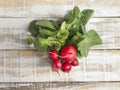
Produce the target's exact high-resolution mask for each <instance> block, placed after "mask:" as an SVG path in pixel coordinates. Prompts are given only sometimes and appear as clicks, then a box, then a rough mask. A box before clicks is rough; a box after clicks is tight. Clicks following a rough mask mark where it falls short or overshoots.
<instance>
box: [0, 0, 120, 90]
mask: <svg viewBox="0 0 120 90" xmlns="http://www.w3.org/2000/svg"><path fill="white" fill-rule="evenodd" d="M74 5H78V6H79V7H80V9H81V10H83V9H86V8H91V9H94V10H95V14H94V16H93V18H92V19H91V20H90V23H89V24H88V26H87V28H88V29H90V28H94V29H96V31H97V32H98V33H99V34H100V36H101V37H102V39H103V44H102V45H98V46H95V47H93V48H92V49H91V51H90V53H89V56H88V57H87V58H83V59H81V60H79V63H80V66H78V67H75V68H74V69H73V70H72V72H70V73H69V74H66V73H63V72H60V75H59V74H57V73H56V72H52V69H51V68H50V67H51V66H50V65H51V64H50V60H48V59H46V56H45V55H43V54H41V53H39V52H37V51H36V50H35V49H34V48H32V47H29V46H27V45H26V44H25V43H24V39H25V38H26V37H28V36H29V34H28V33H26V32H27V27H28V24H29V22H30V21H31V20H33V19H35V18H37V19H41V18H43V17H44V18H55V19H58V18H61V17H62V16H64V15H65V14H66V13H67V11H68V10H70V9H72V8H73V6H74ZM26 17H28V18H26ZM119 26H120V0H64V1H62V0H0V82H4V83H0V90H61V89H62V90H120V83H119V81H120V60H119V59H120V34H119V33H120V28H119ZM62 81H63V82H62ZM73 81H79V83H78V82H73ZM80 81H81V82H84V81H86V82H85V83H80ZM87 81H102V82H87ZM103 81H111V82H103ZM113 81H118V82H113ZM5 82H13V83H5ZM15 82H16V83H15ZM17 82H21V83H17ZM23 82H41V83H23ZM51 82H54V83H51ZM65 82H66V83H65Z"/></svg>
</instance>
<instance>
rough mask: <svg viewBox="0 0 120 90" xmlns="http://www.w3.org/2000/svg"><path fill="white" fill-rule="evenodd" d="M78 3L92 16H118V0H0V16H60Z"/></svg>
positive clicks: (119, 15)
mask: <svg viewBox="0 0 120 90" xmlns="http://www.w3.org/2000/svg"><path fill="white" fill-rule="evenodd" d="M74 5H78V6H79V7H80V8H81V9H86V8H91V9H94V10H95V14H94V17H120V0H64V1H61V0H0V17H61V16H64V15H65V14H66V12H67V11H68V10H70V9H72V8H73V6H74Z"/></svg>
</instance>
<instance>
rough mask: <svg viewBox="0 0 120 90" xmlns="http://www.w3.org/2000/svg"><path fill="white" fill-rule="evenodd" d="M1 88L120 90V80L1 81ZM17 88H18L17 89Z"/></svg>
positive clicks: (25, 89) (11, 89)
mask: <svg viewBox="0 0 120 90" xmlns="http://www.w3.org/2000/svg"><path fill="white" fill-rule="evenodd" d="M0 88H1V90H119V89H120V83H119V82H92V83H90V82H86V83H81V82H59V83H58V82H56V83H52V82H51V83H49V82H45V83H41V82H40V83H0ZM15 88H16V89H15Z"/></svg>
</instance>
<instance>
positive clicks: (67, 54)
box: [60, 44, 76, 63]
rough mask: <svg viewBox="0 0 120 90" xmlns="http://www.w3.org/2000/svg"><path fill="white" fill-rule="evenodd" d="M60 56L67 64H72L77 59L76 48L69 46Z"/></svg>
mask: <svg viewBox="0 0 120 90" xmlns="http://www.w3.org/2000/svg"><path fill="white" fill-rule="evenodd" d="M60 56H61V58H62V60H63V61H65V62H68V63H69V62H72V61H73V60H75V58H76V48H75V47H74V46H73V45H71V44H69V45H66V46H65V47H64V48H63V49H62V50H61V52H60Z"/></svg>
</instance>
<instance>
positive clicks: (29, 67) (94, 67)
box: [0, 50, 120, 82]
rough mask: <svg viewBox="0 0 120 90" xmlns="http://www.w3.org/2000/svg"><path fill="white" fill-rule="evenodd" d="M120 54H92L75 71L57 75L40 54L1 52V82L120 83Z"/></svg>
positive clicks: (99, 52) (114, 52)
mask: <svg viewBox="0 0 120 90" xmlns="http://www.w3.org/2000/svg"><path fill="white" fill-rule="evenodd" d="M119 59H120V50H91V51H90V53H89V56H88V57H87V58H82V59H80V60H79V64H80V65H79V66H78V67H74V68H73V69H72V71H71V72H70V73H69V74H68V73H63V72H62V71H59V74H58V73H57V72H53V71H52V68H51V62H50V60H49V59H47V55H46V54H43V53H39V52H37V51H17V50H15V51H5V50H4V51H0V71H1V72H0V82H51V81H53V82H61V81H65V82H68V81H119V80H120V72H119V71H120V60H119Z"/></svg>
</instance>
